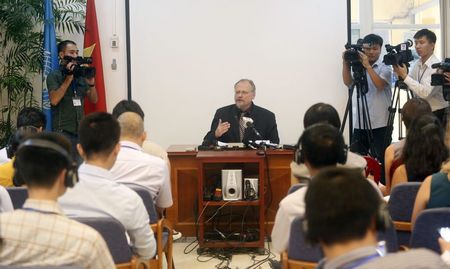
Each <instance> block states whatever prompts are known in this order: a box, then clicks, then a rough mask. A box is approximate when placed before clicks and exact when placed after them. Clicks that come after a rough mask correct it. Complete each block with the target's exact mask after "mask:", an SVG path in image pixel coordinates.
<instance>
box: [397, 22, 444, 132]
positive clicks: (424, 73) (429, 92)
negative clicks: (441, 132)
mask: <svg viewBox="0 0 450 269" xmlns="http://www.w3.org/2000/svg"><path fill="white" fill-rule="evenodd" d="M414 44H415V48H416V51H417V54H418V55H419V56H420V59H419V60H418V61H417V62H416V63H415V65H414V67H413V68H412V69H411V70H410V71H409V74H408V72H407V68H406V67H405V66H404V65H401V66H399V65H394V66H393V67H394V72H395V73H396V74H397V77H398V78H399V79H402V80H403V81H404V82H405V84H406V85H407V86H408V88H409V89H410V90H411V91H412V92H413V93H414V95H415V96H417V97H421V98H424V99H425V100H427V101H428V103H429V104H430V106H431V110H432V111H433V113H434V114H435V115H436V116H437V117H438V118H439V120H440V121H441V123H442V126H445V124H446V118H445V117H444V116H445V108H446V107H447V106H448V103H447V101H445V100H444V97H443V95H442V87H441V86H431V75H432V74H433V73H435V71H436V70H434V69H432V68H431V65H432V64H435V63H439V62H440V60H439V59H438V58H437V57H436V56H435V55H434V46H435V44H436V35H435V34H434V33H433V32H432V31H430V30H428V29H422V30H419V31H418V32H417V33H416V34H415V35H414ZM446 78H447V79H448V78H449V76H448V74H447V77H446Z"/></svg>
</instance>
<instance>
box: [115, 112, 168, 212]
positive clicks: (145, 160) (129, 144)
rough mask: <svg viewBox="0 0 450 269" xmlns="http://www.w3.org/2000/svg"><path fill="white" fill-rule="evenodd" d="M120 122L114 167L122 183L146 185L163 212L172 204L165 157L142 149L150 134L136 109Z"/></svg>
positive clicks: (119, 119) (158, 207)
mask: <svg viewBox="0 0 450 269" xmlns="http://www.w3.org/2000/svg"><path fill="white" fill-rule="evenodd" d="M118 121H119V124H120V147H121V148H120V151H119V155H118V156H117V160H116V163H115V164H114V166H113V168H112V169H111V173H112V175H113V179H114V180H115V181H116V182H118V183H131V184H136V185H140V186H142V187H144V188H145V189H147V190H148V192H149V193H150V194H151V195H152V198H153V201H154V203H155V205H156V207H157V209H158V211H159V212H160V215H162V212H163V210H164V209H165V208H168V207H170V206H172V204H173V201H172V192H171V188H170V178H169V171H168V168H167V165H166V163H165V162H164V160H162V159H160V158H158V157H156V156H152V155H149V154H147V153H145V152H143V151H142V144H143V142H144V141H145V138H146V137H147V134H146V132H145V131H144V122H143V120H142V118H141V117H140V116H139V115H138V114H136V113H134V112H125V113H123V114H121V115H120V116H119V118H118Z"/></svg>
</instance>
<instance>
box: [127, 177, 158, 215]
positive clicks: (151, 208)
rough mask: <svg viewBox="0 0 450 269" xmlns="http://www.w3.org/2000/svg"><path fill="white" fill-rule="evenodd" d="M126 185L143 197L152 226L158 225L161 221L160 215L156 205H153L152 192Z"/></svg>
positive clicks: (134, 185) (129, 184)
mask: <svg viewBox="0 0 450 269" xmlns="http://www.w3.org/2000/svg"><path fill="white" fill-rule="evenodd" d="M124 185H126V186H127V187H128V188H130V189H132V190H133V191H135V192H136V193H137V194H138V195H139V196H140V197H141V199H142V201H143V202H144V206H145V209H147V213H148V216H149V218H150V224H154V223H157V222H158V220H159V215H158V212H157V211H156V207H155V204H154V203H153V197H152V195H151V194H150V192H149V191H148V190H146V189H145V188H143V187H141V186H139V185H136V184H132V183H126V184H124Z"/></svg>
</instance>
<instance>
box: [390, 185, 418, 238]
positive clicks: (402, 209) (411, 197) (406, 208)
mask: <svg viewBox="0 0 450 269" xmlns="http://www.w3.org/2000/svg"><path fill="white" fill-rule="evenodd" d="M420 185H421V183H420V182H407V183H402V184H399V185H397V186H395V187H394V188H393V189H392V192H391V196H390V197H389V202H388V206H387V207H388V210H389V214H390V215H391V218H392V222H393V223H394V227H395V229H396V230H397V237H398V243H399V245H403V246H408V245H409V241H410V237H411V216H412V212H413V209H414V202H415V200H416V196H417V192H418V191H419V188H420Z"/></svg>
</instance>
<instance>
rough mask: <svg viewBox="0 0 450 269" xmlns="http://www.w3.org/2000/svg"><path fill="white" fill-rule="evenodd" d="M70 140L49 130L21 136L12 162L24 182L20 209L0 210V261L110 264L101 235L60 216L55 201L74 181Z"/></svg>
mask: <svg viewBox="0 0 450 269" xmlns="http://www.w3.org/2000/svg"><path fill="white" fill-rule="evenodd" d="M70 149H71V147H70V142H69V141H68V140H67V139H65V138H64V137H62V136H60V135H58V134H53V133H41V134H38V135H36V136H35V137H33V138H32V139H28V140H26V141H25V142H24V143H23V144H22V145H21V146H20V147H19V149H18V151H17V154H16V158H15V161H14V167H15V169H16V170H15V177H16V178H17V180H18V181H24V183H25V184H26V185H27V186H28V196H29V198H28V199H27V200H26V201H25V204H24V206H23V208H22V209H18V210H15V211H13V212H7V213H2V214H0V238H1V241H0V264H1V265H14V266H27V267H30V268H31V267H33V268H36V267H37V266H51V265H54V266H57V265H68V264H71V265H76V266H79V267H80V268H98V269H103V268H114V262H113V260H112V257H111V254H110V253H109V251H108V247H107V246H106V243H105V241H104V240H103V238H102V237H101V235H100V234H99V233H98V232H97V231H95V230H94V229H92V228H91V227H89V226H87V225H84V224H81V223H79V222H76V221H74V220H70V219H69V218H67V217H66V216H64V214H63V211H62V209H61V208H60V206H59V205H58V203H57V202H56V200H57V199H58V197H59V196H61V195H62V194H64V192H65V191H66V188H67V187H72V186H73V184H75V183H76V181H77V176H76V166H74V164H73V161H72V159H71V157H70V156H71V155H70Z"/></svg>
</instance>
